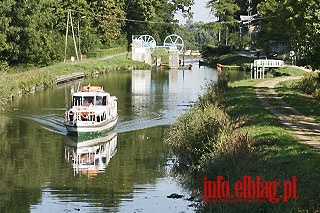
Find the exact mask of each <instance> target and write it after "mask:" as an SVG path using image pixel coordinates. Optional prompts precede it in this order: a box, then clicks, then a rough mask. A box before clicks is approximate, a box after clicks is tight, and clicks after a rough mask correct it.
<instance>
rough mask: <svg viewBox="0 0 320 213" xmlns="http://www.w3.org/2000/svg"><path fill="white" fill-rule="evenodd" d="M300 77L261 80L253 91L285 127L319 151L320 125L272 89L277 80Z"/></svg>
mask: <svg viewBox="0 0 320 213" xmlns="http://www.w3.org/2000/svg"><path fill="white" fill-rule="evenodd" d="M301 77H302V76H298V77H282V78H274V79H270V80H267V81H263V82H261V83H258V84H257V85H256V89H255V92H256V94H257V97H258V98H259V100H260V101H261V103H262V104H263V105H264V106H265V107H266V109H268V110H269V111H270V112H271V113H272V114H274V115H275V116H277V117H278V118H279V119H280V122H281V123H282V124H283V125H284V126H285V127H287V128H288V129H289V130H291V131H292V132H293V133H294V134H295V135H297V136H298V137H299V138H300V140H301V141H302V142H303V143H306V144H308V145H310V146H312V147H314V148H315V149H316V150H317V151H320V125H319V124H318V123H316V122H315V120H314V119H313V118H310V117H306V116H304V115H303V114H302V113H300V112H299V111H298V110H296V109H294V108H292V107H291V106H289V105H288V104H287V103H286V102H285V101H284V100H283V99H282V98H281V97H280V96H279V94H278V93H277V92H276V91H275V89H274V88H275V85H276V84H277V83H279V82H282V81H288V80H293V79H299V78H301Z"/></svg>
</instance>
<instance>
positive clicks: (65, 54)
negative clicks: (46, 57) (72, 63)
mask: <svg viewBox="0 0 320 213" xmlns="http://www.w3.org/2000/svg"><path fill="white" fill-rule="evenodd" d="M69 20H70V25H71V31H72V37H73V43H74V50H75V52H76V57H77V60H79V55H78V48H77V43H76V37H75V35H74V29H73V22H72V16H71V10H70V9H68V17H67V29H66V43H65V51H64V62H66V60H67V48H68V32H69Z"/></svg>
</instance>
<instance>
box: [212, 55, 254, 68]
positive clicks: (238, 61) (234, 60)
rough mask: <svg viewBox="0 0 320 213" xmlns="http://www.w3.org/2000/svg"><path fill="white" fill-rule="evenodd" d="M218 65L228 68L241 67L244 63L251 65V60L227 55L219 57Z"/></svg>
mask: <svg viewBox="0 0 320 213" xmlns="http://www.w3.org/2000/svg"><path fill="white" fill-rule="evenodd" d="M218 63H220V64H223V65H230V66H242V64H244V63H253V59H252V58H250V57H245V56H240V55H236V54H228V55H223V56H221V57H220V58H219V60H218Z"/></svg>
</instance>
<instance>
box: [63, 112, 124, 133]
mask: <svg viewBox="0 0 320 213" xmlns="http://www.w3.org/2000/svg"><path fill="white" fill-rule="evenodd" d="M117 122H118V116H116V117H114V118H112V119H111V120H106V121H101V122H93V121H76V122H65V126H66V128H67V131H68V134H70V135H79V134H82V133H91V132H101V131H109V130H111V129H113V128H114V127H115V126H116V124H117Z"/></svg>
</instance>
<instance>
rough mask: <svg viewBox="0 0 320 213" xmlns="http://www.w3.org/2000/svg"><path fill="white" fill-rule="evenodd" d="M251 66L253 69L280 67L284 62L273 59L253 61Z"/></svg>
mask: <svg viewBox="0 0 320 213" xmlns="http://www.w3.org/2000/svg"><path fill="white" fill-rule="evenodd" d="M253 64H254V66H255V67H282V66H283V65H284V61H282V60H273V59H258V60H254V61H253Z"/></svg>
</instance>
